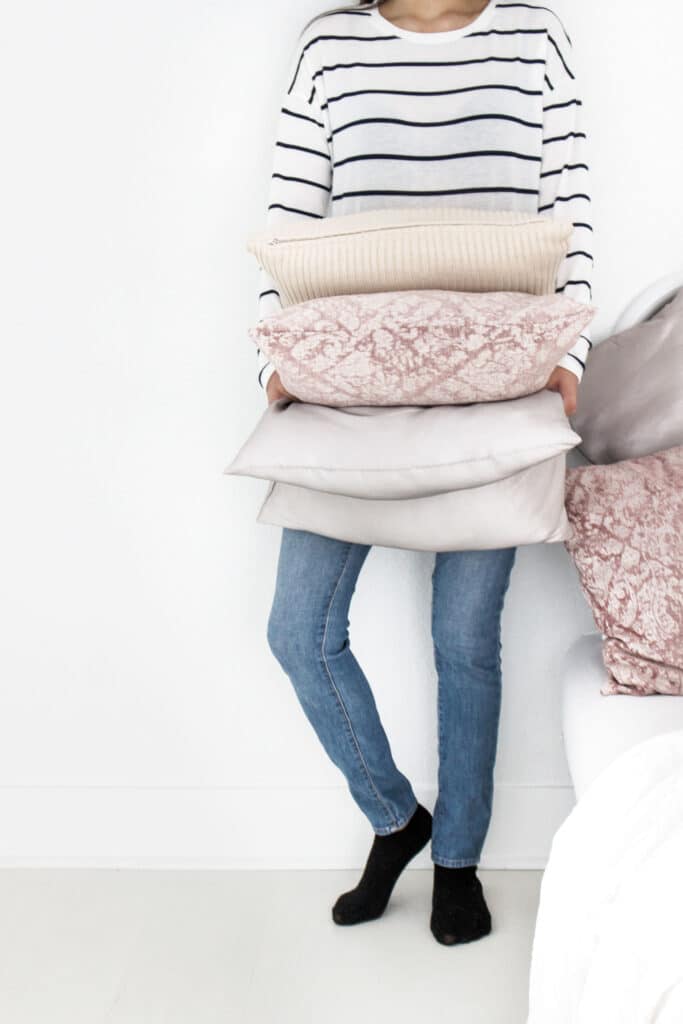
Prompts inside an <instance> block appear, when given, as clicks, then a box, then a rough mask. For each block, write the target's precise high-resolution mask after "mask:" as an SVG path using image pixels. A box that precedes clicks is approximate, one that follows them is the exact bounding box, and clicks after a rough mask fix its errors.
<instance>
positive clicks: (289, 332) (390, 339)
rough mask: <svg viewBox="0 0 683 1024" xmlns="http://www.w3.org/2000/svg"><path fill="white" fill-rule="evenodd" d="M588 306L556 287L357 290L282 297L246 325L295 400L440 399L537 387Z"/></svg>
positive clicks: (585, 318) (508, 394)
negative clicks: (286, 302)
mask: <svg viewBox="0 0 683 1024" xmlns="http://www.w3.org/2000/svg"><path fill="white" fill-rule="evenodd" d="M595 311H596V307H595V306H591V305H588V304H586V303H580V302H577V301H576V300H575V299H570V298H568V297H566V296H565V295H563V294H561V293H555V294H552V295H531V294H528V293H526V292H457V291H447V290H441V289H418V290H405V291H389V292H364V293H362V294H353V295H333V296H328V297H325V298H317V299H309V300H307V301H306V302H300V303H297V304H295V305H292V306H287V307H285V308H284V309H282V310H279V311H278V312H277V313H274V314H273V315H272V316H268V317H264V319H262V320H260V321H259V323H258V324H257V325H256V326H255V327H252V328H250V329H249V335H250V337H251V339H252V341H253V342H254V343H255V344H256V345H257V346H258V347H259V348H260V349H262V350H263V351H264V352H265V354H266V356H267V357H268V359H270V360H271V362H272V363H273V365H274V366H275V367H276V369H277V370H278V372H279V374H280V379H281V381H282V383H283V385H284V387H285V388H286V389H287V390H288V391H289V392H290V393H291V394H293V395H294V396H295V397H296V398H299V399H300V400H301V401H303V402H315V403H318V404H321V405H329V406H346V405H448V404H456V403H465V402H487V401H495V400H497V399H507V398H519V397H521V396H522V395H529V394H532V393H533V392H535V391H540V390H541V388H543V387H544V385H545V383H546V381H547V379H548V377H549V375H550V373H551V371H552V370H553V368H554V367H555V366H556V365H557V363H558V361H559V359H560V358H561V357H562V356H563V355H565V353H566V352H567V351H568V350H569V349H570V348H572V346H573V345H574V344H575V342H576V340H577V338H578V336H579V334H580V333H581V331H582V330H583V329H584V327H586V325H587V324H588V323H589V321H590V320H592V318H593V316H594V315H595Z"/></svg>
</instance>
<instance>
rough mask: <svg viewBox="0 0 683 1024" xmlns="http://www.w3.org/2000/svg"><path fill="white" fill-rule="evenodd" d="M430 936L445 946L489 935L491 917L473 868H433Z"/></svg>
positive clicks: (436, 866)
mask: <svg viewBox="0 0 683 1024" xmlns="http://www.w3.org/2000/svg"><path fill="white" fill-rule="evenodd" d="M430 928H431V932H432V935H433V936H434V938H435V939H436V940H437V942H441V943H442V944H443V945H445V946H453V945H455V943H458V942H471V941H472V940H473V939H479V938H481V937H482V936H483V935H488V933H489V932H490V931H491V914H490V913H489V908H488V906H487V905H486V900H485V899H484V891H483V889H482V886H481V882H480V880H479V878H478V877H477V874H476V865H474V864H472V865H467V866H466V867H462V868H447V867H444V866H443V864H434V885H433V889H432V916H431V920H430Z"/></svg>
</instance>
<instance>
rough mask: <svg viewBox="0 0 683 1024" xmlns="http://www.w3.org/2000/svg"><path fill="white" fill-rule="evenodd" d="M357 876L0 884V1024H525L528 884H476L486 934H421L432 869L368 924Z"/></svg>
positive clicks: (69, 874)
mask: <svg viewBox="0 0 683 1024" xmlns="http://www.w3.org/2000/svg"><path fill="white" fill-rule="evenodd" d="M357 877H358V872H356V871H252V872H248V871H201V872H200V871H132V870H131V871H129V870H120V871H119V870H80V869H63V870H42V869H22V870H19V869H5V870H2V871H0V1020H1V1021H2V1022H3V1024H105V1022H106V1024H124V1022H125V1024H133V1022H134V1024H176V1022H177V1024H180V1022H182V1024H214V1022H215V1024H218V1022H220V1024H233V1022H234V1024H290V1022H291V1024H342V1022H343V1024H375V1022H380V1024H385V1022H387V1021H391V1022H392V1024H394V1022H395V1024H404V1022H408V1021H410V1022H414V1021H416V1020H417V1021H421V1022H422V1021H426V1020H433V1021H442V1020H443V1021H449V1022H457V1024H460V1022H462V1024H524V1021H525V1018H526V1010H527V983H528V970H529V960H530V952H531V941H532V935H533V928H534V921H535V916H536V911H537V906H538V894H539V886H540V881H541V877H542V872H540V871H483V870H482V871H481V872H480V877H481V879H482V883H483V885H484V891H485V893H486V896H487V901H488V904H489V907H490V909H491V917H492V919H493V931H492V932H491V934H490V935H488V936H486V937H485V938H483V939H479V940H478V941H476V942H473V943H468V944H466V945H462V946H453V947H446V946H441V945H439V943H437V942H436V941H435V940H434V938H433V937H432V935H431V932H430V931H429V901H430V897H431V871H430V870H420V869H408V870H407V871H406V872H404V874H403V876H402V877H401V879H399V882H398V884H397V886H396V888H395V890H394V893H393V896H392V900H391V903H390V905H389V907H388V909H387V910H386V912H385V914H384V916H383V917H382V918H380V919H379V920H377V921H372V922H368V923H366V924H363V925H355V926H352V927H347V928H343V927H339V926H338V925H335V924H334V922H333V921H332V919H331V917H330V907H331V905H332V903H333V902H334V899H335V898H336V896H337V894H338V893H339V892H342V891H343V890H345V889H348V888H350V887H351V886H352V885H353V884H354V883H355V880H356V879H357Z"/></svg>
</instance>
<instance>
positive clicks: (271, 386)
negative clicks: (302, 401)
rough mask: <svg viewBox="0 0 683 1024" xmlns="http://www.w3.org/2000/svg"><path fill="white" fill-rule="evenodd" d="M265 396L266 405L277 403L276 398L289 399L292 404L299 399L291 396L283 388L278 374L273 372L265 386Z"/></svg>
mask: <svg viewBox="0 0 683 1024" xmlns="http://www.w3.org/2000/svg"><path fill="white" fill-rule="evenodd" d="M266 394H267V396H268V405H271V404H272V403H273V402H275V401H277V399H278V398H289V399H290V400H291V401H292V402H298V401H299V399H298V398H297V397H296V395H291V394H290V393H289V391H287V389H286V388H285V387H284V385H283V383H282V381H281V380H280V374H279V373H278V372H277V370H275V371H274V372H273V373H271V375H270V378H269V380H268V383H267V384H266Z"/></svg>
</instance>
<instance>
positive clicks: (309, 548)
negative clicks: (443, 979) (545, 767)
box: [268, 527, 517, 867]
mask: <svg viewBox="0 0 683 1024" xmlns="http://www.w3.org/2000/svg"><path fill="white" fill-rule="evenodd" d="M369 550H370V545H367V544H354V543H350V542H347V541H341V540H335V539H333V538H331V537H324V536H321V535H320V534H317V533H311V532H309V531H307V530H294V529H290V528H288V527H283V528H282V540H281V546H280V553H279V558H278V566H277V578H276V586H275V596H274V600H273V605H272V609H271V612H270V616H269V619H268V643H269V646H270V648H271V650H272V652H273V654H274V655H275V657H276V658H277V660H278V661H279V663H280V665H281V666H282V668H283V670H284V671H285V673H286V674H287V676H288V677H289V679H290V680H291V682H292V684H293V685H294V689H295V691H296V694H297V697H298V699H299V702H300V704H301V706H302V708H303V710H304V712H305V714H306V716H307V718H308V720H309V721H310V723H311V725H312V726H313V728H314V729H315V731H316V733H317V735H318V738H319V739H320V741H321V743H322V745H323V747H324V748H325V750H326V752H327V754H328V756H329V757H330V758H331V760H332V761H333V762H334V764H336V765H337V767H338V768H339V769H340V770H341V772H342V773H343V775H344V776H345V778H346V781H347V784H348V787H349V790H350V792H351V795H352V797H353V798H354V800H355V801H356V803H357V804H358V806H359V807H360V809H361V811H363V813H364V814H365V815H366V817H367V818H368V820H369V822H370V824H371V825H372V828H373V830H374V832H375V833H376V834H377V835H387V834H388V833H390V832H394V831H396V830H397V829H400V828H402V827H403V826H404V825H405V824H406V822H407V821H408V820H409V818H410V817H411V815H412V814H413V812H414V811H415V809H416V807H417V798H416V796H415V793H414V792H413V788H412V786H411V784H410V782H409V781H408V779H407V778H406V776H405V775H403V774H402V772H401V771H399V769H398V768H397V766H396V764H395V763H394V759H393V756H392V752H391V748H390V746H389V740H388V738H387V735H386V733H385V731H384V727H383V726H382V723H381V721H380V718H379V714H378V711H377V706H376V704H375V700H374V697H373V694H372V690H371V689H370V685H369V683H368V680H367V679H366V677H365V675H364V673H363V670H362V669H361V667H360V665H359V664H358V662H357V661H356V659H355V657H354V655H353V653H352V651H351V648H350V646H349V633H348V627H349V619H348V610H349V605H350V603H351V597H352V595H353V591H354V588H355V585H356V580H357V578H358V574H359V572H360V570H361V567H362V565H363V562H364V561H365V558H366V556H367V554H368V552H369ZM516 550H517V549H516V548H514V547H512V548H493V549H489V550H484V551H447V552H436V561H435V564H434V571H433V574H432V616H431V622H432V639H433V644H434V659H435V664H436V670H437V676H438V752H439V771H438V797H437V800H436V803H435V806H434V811H433V825H432V847H431V857H432V861H433V862H434V863H436V864H443V865H444V866H446V867H462V866H464V865H467V864H478V862H479V858H480V854H481V850H482V846H483V844H484V839H485V837H486V832H487V830H488V826H489V821H490V817H491V805H492V798H493V769H494V763H495V759H496V748H497V741H498V722H499V717H500V703H501V659H500V648H501V645H500V616H501V612H502V608H503V600H504V596H505V592H506V590H507V586H508V583H509V579H510V573H511V570H512V565H513V562H514V559H515V553H516Z"/></svg>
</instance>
